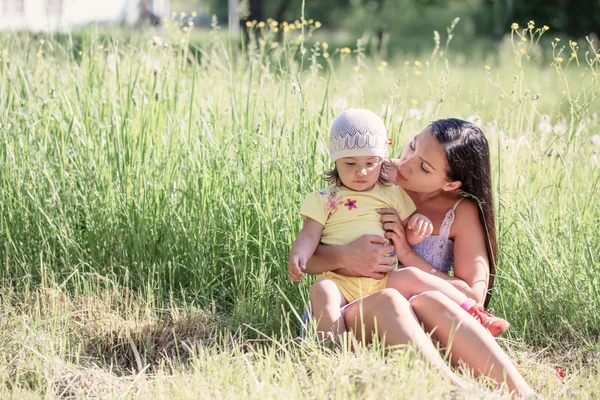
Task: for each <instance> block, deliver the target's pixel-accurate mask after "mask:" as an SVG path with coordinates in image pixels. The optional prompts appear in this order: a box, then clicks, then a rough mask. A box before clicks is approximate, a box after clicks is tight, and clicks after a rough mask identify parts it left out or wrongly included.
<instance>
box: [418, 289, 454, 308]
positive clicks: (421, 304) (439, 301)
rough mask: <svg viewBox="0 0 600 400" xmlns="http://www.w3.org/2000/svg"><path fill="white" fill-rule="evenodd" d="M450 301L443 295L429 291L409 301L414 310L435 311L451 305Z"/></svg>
mask: <svg viewBox="0 0 600 400" xmlns="http://www.w3.org/2000/svg"><path fill="white" fill-rule="evenodd" d="M451 302H452V300H450V299H449V298H448V296H446V295H445V294H443V293H441V292H438V291H436V290H430V291H426V292H423V293H420V294H418V295H416V296H414V297H413V298H412V299H411V300H410V305H411V306H412V307H413V308H414V309H415V310H416V309H436V308H439V307H440V306H442V307H443V306H445V305H447V304H448V303H451Z"/></svg>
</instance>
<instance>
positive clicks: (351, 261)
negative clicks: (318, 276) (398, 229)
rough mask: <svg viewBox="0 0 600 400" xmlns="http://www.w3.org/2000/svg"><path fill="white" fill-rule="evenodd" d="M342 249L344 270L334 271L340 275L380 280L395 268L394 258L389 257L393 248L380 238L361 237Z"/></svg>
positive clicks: (375, 236) (371, 236)
mask: <svg viewBox="0 0 600 400" xmlns="http://www.w3.org/2000/svg"><path fill="white" fill-rule="evenodd" d="M344 249H345V252H344V253H345V254H344V268H342V269H339V270H336V271H335V272H336V273H339V274H341V275H349V276H364V277H368V278H373V279H382V278H383V277H384V276H385V274H387V273H388V272H390V271H393V270H394V268H395V267H396V266H395V261H396V258H395V257H393V256H389V254H390V253H392V252H393V251H394V246H393V245H391V244H388V241H387V240H386V239H384V238H382V237H381V236H378V235H363V236H361V237H359V238H358V239H356V240H354V241H352V242H350V243H348V244H347V245H345V246H344ZM348 270H350V271H348Z"/></svg>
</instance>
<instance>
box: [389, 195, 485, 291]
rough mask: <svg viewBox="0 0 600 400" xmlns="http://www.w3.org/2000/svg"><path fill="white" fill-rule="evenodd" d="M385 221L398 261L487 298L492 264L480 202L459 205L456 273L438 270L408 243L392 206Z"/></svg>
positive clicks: (456, 218)
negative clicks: (490, 264) (490, 263)
mask: <svg viewBox="0 0 600 400" xmlns="http://www.w3.org/2000/svg"><path fill="white" fill-rule="evenodd" d="M380 214H382V218H381V221H382V222H383V228H384V229H385V230H386V231H387V234H386V237H387V238H388V239H390V240H392V242H393V243H394V247H395V249H396V256H397V257H398V261H399V262H401V263H402V264H403V265H406V266H411V267H416V268H418V269H420V270H422V271H425V272H433V273H435V276H437V277H439V278H441V279H444V280H446V281H448V282H450V283H451V284H452V285H454V286H455V287H456V288H457V289H459V290H460V291H461V292H463V293H464V294H465V295H467V296H468V297H470V298H472V299H474V300H476V301H478V302H483V301H484V299H485V292H486V290H487V282H488V274H489V272H488V271H489V266H488V258H487V249H486V246H485V234H484V232H483V227H482V226H481V223H480V222H479V214H478V211H477V206H476V205H475V203H473V202H472V201H470V200H465V201H463V202H462V203H461V204H460V206H459V207H457V211H456V216H455V219H454V223H453V224H452V228H451V229H452V231H453V233H454V276H450V275H447V274H444V273H436V271H437V270H436V269H435V268H434V267H433V266H432V265H431V264H430V263H429V262H427V261H426V260H425V259H424V258H423V257H421V256H420V255H419V254H417V252H415V251H414V250H413V249H412V247H410V245H409V244H408V242H407V240H406V237H405V234H404V229H403V228H402V226H401V224H400V222H399V217H398V215H397V214H396V212H395V211H394V210H392V209H382V210H381V211H380Z"/></svg>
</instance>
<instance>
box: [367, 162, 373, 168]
mask: <svg viewBox="0 0 600 400" xmlns="http://www.w3.org/2000/svg"><path fill="white" fill-rule="evenodd" d="M373 165H375V163H374V162H368V163H367V166H368V167H372V166H373Z"/></svg>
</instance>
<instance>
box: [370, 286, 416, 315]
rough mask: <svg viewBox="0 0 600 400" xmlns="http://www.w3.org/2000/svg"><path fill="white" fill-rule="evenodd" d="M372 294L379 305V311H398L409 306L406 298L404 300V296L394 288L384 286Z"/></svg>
mask: <svg viewBox="0 0 600 400" xmlns="http://www.w3.org/2000/svg"><path fill="white" fill-rule="evenodd" d="M372 296H375V297H376V298H377V300H378V301H377V303H378V305H379V307H378V310H381V311H390V310H395V311H396V312H399V311H401V310H403V309H408V308H409V306H410V305H409V303H408V300H406V298H405V297H404V296H402V295H401V294H400V292H398V291H397V290H396V289H391V288H386V289H383V290H381V291H379V292H377V293H375V294H373V295H372Z"/></svg>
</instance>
